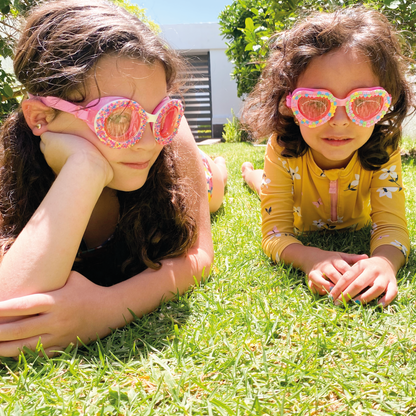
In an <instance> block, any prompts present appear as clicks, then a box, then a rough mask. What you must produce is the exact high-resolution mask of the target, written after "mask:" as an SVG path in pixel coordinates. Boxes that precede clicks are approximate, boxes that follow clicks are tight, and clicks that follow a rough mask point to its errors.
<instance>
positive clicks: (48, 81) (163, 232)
mask: <svg viewBox="0 0 416 416" xmlns="http://www.w3.org/2000/svg"><path fill="white" fill-rule="evenodd" d="M108 54H113V55H114V56H116V57H120V56H124V57H130V58H133V59H138V60H140V61H142V62H144V63H146V64H149V65H152V64H155V63H160V64H162V65H163V68H164V70H165V74H166V83H167V88H168V92H169V93H173V92H177V91H178V88H179V85H180V83H181V82H180V79H179V78H178V74H179V73H180V72H182V71H183V69H184V63H183V61H182V59H181V58H180V56H179V55H178V54H177V53H176V52H175V51H173V50H172V49H171V48H170V47H169V46H168V45H167V44H166V43H164V42H163V41H162V40H161V39H160V38H159V37H158V36H156V35H155V33H153V32H152V31H151V30H150V29H149V28H148V27H147V26H146V25H145V24H144V23H142V22H141V21H140V20H139V19H137V18H136V17H135V16H132V15H131V14H129V13H128V12H126V11H125V10H124V9H122V8H119V7H117V6H115V5H114V4H112V3H109V2H106V1H105V0H59V1H52V2H47V3H44V4H42V5H41V6H39V7H37V8H35V9H33V10H32V11H31V12H30V13H29V16H28V18H27V21H26V25H25V27H24V29H23V32H22V36H21V38H20V41H19V42H18V44H17V47H16V51H15V59H14V69H15V73H16V76H17V78H18V80H19V81H20V82H21V84H22V85H23V87H24V88H25V89H26V91H27V92H29V93H31V94H33V95H39V96H55V97H59V98H62V99H65V100H69V97H70V94H71V92H74V91H77V92H78V93H79V94H82V95H84V94H85V82H86V78H87V76H88V74H90V73H91V71H93V70H94V68H95V66H96V65H97V62H98V60H99V59H100V58H102V57H103V56H106V55H108ZM39 141H40V139H39V137H37V136H34V135H33V134H32V131H31V129H30V128H29V127H28V126H27V124H26V122H25V120H24V117H23V114H22V111H21V110H20V109H19V110H18V111H16V112H15V113H13V114H11V116H10V117H9V118H8V120H7V121H6V122H5V123H4V125H3V127H2V132H1V135H0V146H1V149H0V150H1V161H0V163H1V167H0V213H1V216H2V225H1V230H0V233H1V236H0V238H1V241H0V244H1V247H2V251H3V254H4V252H5V251H7V249H8V248H9V247H10V246H11V244H12V243H13V241H14V240H15V239H16V237H17V236H18V234H19V233H20V232H21V231H22V229H23V228H24V227H25V225H26V223H27V222H28V221H29V219H30V217H31V216H32V214H33V213H34V212H35V210H36V208H37V207H38V206H39V204H40V203H41V202H42V200H43V198H44V197H45V195H46V193H47V192H48V190H49V188H50V186H51V184H52V182H53V181H54V179H55V175H54V174H53V172H52V170H51V169H50V168H49V166H48V165H47V164H46V162H45V159H44V157H43V155H42V153H41V151H40V148H39ZM176 160H177V156H176V153H175V151H174V149H173V147H172V146H170V145H168V146H165V147H164V149H163V150H162V152H161V154H160V155H159V157H158V159H157V161H156V162H155V164H154V165H153V166H152V168H151V170H150V173H149V177H148V180H147V182H146V183H145V185H144V186H143V187H142V188H141V189H139V190H137V191H134V192H128V193H124V192H118V197H119V200H120V207H121V213H122V216H121V219H120V222H119V225H118V228H117V232H116V233H118V234H122V235H123V237H124V238H125V241H126V243H127V245H128V247H129V251H130V253H131V256H130V258H128V259H127V261H126V263H132V262H137V261H139V262H140V263H142V264H144V265H145V266H147V267H151V268H154V269H157V268H159V267H160V260H162V259H164V258H167V257H176V256H179V255H181V254H183V253H185V252H186V251H187V250H188V249H189V248H190V247H191V246H192V245H193V243H194V241H195V239H196V222H195V219H194V218H193V217H192V215H191V213H190V210H189V205H190V204H189V203H188V200H187V196H186V184H185V181H184V180H183V178H181V175H180V174H179V173H178V170H177V166H176V163H175V162H176Z"/></svg>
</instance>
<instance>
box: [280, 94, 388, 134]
mask: <svg viewBox="0 0 416 416" xmlns="http://www.w3.org/2000/svg"><path fill="white" fill-rule="evenodd" d="M390 104H391V95H390V94H389V93H388V92H387V91H386V90H385V89H384V88H381V87H374V88H360V89H356V90H353V91H351V92H350V93H349V94H348V96H347V97H346V98H344V99H341V98H337V97H335V96H334V95H332V93H331V92H330V91H328V90H322V89H314V88H297V89H296V90H295V91H293V93H291V94H289V95H288V96H287V97H286V105H287V106H288V107H290V108H291V109H292V111H293V114H294V115H295V117H296V118H297V119H298V120H299V122H300V123H301V124H305V125H306V126H308V127H310V128H314V127H318V126H320V125H322V124H324V123H326V122H327V121H328V120H330V119H331V118H332V117H333V116H334V114H335V111H336V109H337V107H345V108H346V112H347V114H348V117H349V118H350V119H351V120H352V121H353V122H354V123H355V124H358V125H359V126H363V127H371V126H372V125H374V124H375V123H377V122H378V121H380V120H381V119H382V118H383V117H384V115H385V114H386V112H387V110H388V109H389V107H390Z"/></svg>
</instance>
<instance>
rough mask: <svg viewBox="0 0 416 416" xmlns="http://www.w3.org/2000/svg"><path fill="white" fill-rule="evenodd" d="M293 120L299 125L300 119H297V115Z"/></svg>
mask: <svg viewBox="0 0 416 416" xmlns="http://www.w3.org/2000/svg"><path fill="white" fill-rule="evenodd" d="M293 121H294V122H295V124H296V125H297V126H299V121H298V119H297V118H296V117H295V118H294V119H293Z"/></svg>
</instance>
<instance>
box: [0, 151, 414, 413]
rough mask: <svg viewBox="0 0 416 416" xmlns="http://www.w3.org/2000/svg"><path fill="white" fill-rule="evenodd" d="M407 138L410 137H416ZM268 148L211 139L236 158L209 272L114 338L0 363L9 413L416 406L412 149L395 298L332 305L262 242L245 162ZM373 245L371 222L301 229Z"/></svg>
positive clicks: (349, 243)
mask: <svg viewBox="0 0 416 416" xmlns="http://www.w3.org/2000/svg"><path fill="white" fill-rule="evenodd" d="M409 149H410V146H409ZM264 150H265V148H264V147H254V146H251V145H249V144H246V143H239V144H218V145H214V146H209V147H204V151H205V152H207V153H208V154H209V155H210V156H218V155H223V156H224V157H225V159H226V161H227V166H228V169H229V174H230V176H229V182H228V187H227V193H226V196H225V201H224V205H223V207H222V208H221V210H220V211H219V212H218V213H217V214H214V215H213V216H212V218H211V223H212V233H213V239H214V244H215V250H216V260H215V264H214V266H213V270H212V273H211V276H210V278H209V279H208V280H207V281H206V282H204V283H202V284H201V285H200V286H199V287H196V288H195V289H194V290H193V291H191V292H189V293H187V294H186V295H184V296H182V297H181V298H180V299H177V300H176V301H173V302H169V303H167V304H163V305H162V306H161V307H160V308H159V309H158V310H157V311H155V312H154V313H152V314H149V315H147V316H145V317H144V318H142V319H137V320H135V321H134V322H133V323H132V324H131V325H129V326H127V327H126V328H123V329H121V330H117V331H115V332H114V333H113V334H112V335H110V336H109V337H107V338H105V339H103V340H101V341H98V342H95V343H92V344H91V345H89V346H86V347H80V348H78V349H75V350H72V351H71V350H70V349H68V350H67V351H66V352H64V353H63V354H62V355H60V356H58V357H55V358H51V359H48V358H43V357H38V356H37V354H30V353H27V354H26V355H25V356H23V355H21V356H20V358H19V360H18V361H14V360H11V359H3V360H2V363H1V364H0V366H1V367H0V376H1V379H0V415H9V414H10V415H14V414H24V415H32V414H33V415H35V414H36V415H173V414H180V415H412V414H416V392H415V389H416V388H415V383H414V377H415V373H416V353H415V352H416V351H415V350H416V327H415V320H416V303H415V302H416V273H415V272H416V262H415V255H414V251H413V249H414V245H415V238H416V229H415V228H416V221H415V213H416V207H415V201H416V196H415V183H416V166H415V161H414V158H413V157H409V156H408V157H405V158H404V159H403V172H404V173H403V177H404V182H405V188H406V192H407V198H408V202H407V217H408V222H409V229H410V233H411V241H412V251H411V254H410V259H409V263H408V265H407V266H406V267H405V268H403V269H402V270H401V271H400V273H399V276H398V280H399V296H398V297H397V299H396V300H395V301H394V302H393V303H392V304H391V305H390V306H389V307H388V308H386V309H385V310H382V309H381V308H380V307H377V306H375V304H371V305H368V306H366V307H362V306H357V305H355V304H354V305H347V306H346V307H345V308H344V307H335V306H334V305H333V304H332V303H331V302H329V300H328V298H327V297H326V296H324V297H319V296H314V295H312V294H311V293H310V291H309V290H308V288H307V286H306V284H305V281H304V275H303V274H302V273H300V272H299V271H297V270H295V269H292V268H290V267H284V266H282V265H276V264H272V263H271V262H270V261H269V259H268V258H267V257H266V256H265V255H264V254H263V252H262V250H261V235H260V202H259V199H258V197H257V196H256V195H255V194H254V193H253V192H251V191H250V190H249V189H248V188H247V187H246V186H245V185H244V184H243V181H242V179H241V173H240V166H241V164H242V162H243V161H245V160H251V161H252V162H253V163H254V165H255V167H262V166H263V156H264ZM305 238H307V239H309V240H307V241H309V242H311V243H313V244H316V245H320V246H322V247H327V248H328V247H331V248H333V249H342V250H346V251H351V252H354V251H360V252H365V251H366V250H368V241H369V233H368V230H363V231H360V232H359V233H356V234H345V233H344V234H342V236H340V235H339V234H322V235H320V236H317V235H315V236H311V237H305Z"/></svg>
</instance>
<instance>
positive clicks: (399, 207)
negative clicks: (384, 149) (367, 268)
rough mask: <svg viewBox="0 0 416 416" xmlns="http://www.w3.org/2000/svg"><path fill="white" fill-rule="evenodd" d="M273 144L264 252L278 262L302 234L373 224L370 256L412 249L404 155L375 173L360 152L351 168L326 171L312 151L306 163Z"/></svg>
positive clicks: (266, 182) (265, 190)
mask: <svg viewBox="0 0 416 416" xmlns="http://www.w3.org/2000/svg"><path fill="white" fill-rule="evenodd" d="M282 150H283V149H282V148H281V147H280V146H279V145H278V144H277V142H276V139H275V138H274V137H273V138H271V139H270V140H269V143H268V144H267V149H266V156H265V162H264V175H263V181H262V185H261V195H260V198H261V212H262V237H263V238H262V246H263V250H264V252H265V253H266V254H267V255H268V256H269V257H270V258H271V259H272V260H274V261H279V259H280V256H281V253H282V252H283V250H284V249H285V248H286V247H287V246H289V245H290V244H302V243H301V242H300V241H299V240H298V239H297V238H296V234H298V233H300V232H308V231H319V230H324V229H328V230H339V229H350V230H358V229H360V228H362V227H364V226H365V225H367V224H369V223H372V231H371V242H370V253H373V251H374V250H375V249H376V248H377V247H379V246H381V245H385V244H389V245H393V246H395V247H397V248H398V249H399V250H401V251H402V253H403V255H404V256H405V258H406V259H407V256H408V252H409V249H410V241H409V233H408V230H407V223H406V217H405V195H404V190H403V185H402V173H401V158H400V153H399V151H394V152H392V153H391V154H390V159H389V161H388V162H387V163H386V164H385V165H383V166H381V168H380V169H378V170H375V171H370V170H365V169H364V168H363V167H362V165H361V163H360V161H359V158H358V154H357V152H356V153H355V154H354V155H353V157H352V159H351V160H350V162H349V163H348V165H347V166H346V167H345V168H342V169H331V170H322V169H321V168H319V167H318V166H317V164H316V163H315V161H314V158H313V155H312V152H311V150H310V149H309V150H308V151H307V153H306V154H305V155H303V156H301V157H297V158H287V157H284V156H282V154H281V152H282Z"/></svg>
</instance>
